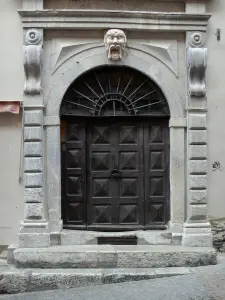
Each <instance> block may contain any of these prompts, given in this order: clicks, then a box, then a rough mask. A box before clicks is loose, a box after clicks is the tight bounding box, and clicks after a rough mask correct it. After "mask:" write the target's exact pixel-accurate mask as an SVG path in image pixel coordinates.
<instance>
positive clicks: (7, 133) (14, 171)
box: [0, 0, 24, 245]
mask: <svg viewBox="0 0 225 300" xmlns="http://www.w3.org/2000/svg"><path fill="white" fill-rule="evenodd" d="M20 7H21V1H20V0H1V1H0V39H1V46H0V101H9V100H11V101H18V100H19V101H20V100H21V99H22V97H23V65H22V42H21V41H22V28H21V22H20V19H19V16H18V14H17V9H18V8H20ZM20 120H21V117H20V116H15V115H12V114H1V115H0V145H1V148H0V149H1V150H0V153H1V155H0V170H1V171H0V245H8V244H10V243H13V242H15V240H16V234H17V233H18V231H19V220H21V219H22V218H23V206H24V205H23V202H24V201H23V188H22V186H21V185H20V184H19V182H18V176H19V158H20V145H21V142H20V138H21V128H19V127H20V126H19V122H20Z"/></svg>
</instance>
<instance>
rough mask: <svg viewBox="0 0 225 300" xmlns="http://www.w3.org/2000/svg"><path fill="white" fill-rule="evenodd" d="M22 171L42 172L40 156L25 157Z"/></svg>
mask: <svg viewBox="0 0 225 300" xmlns="http://www.w3.org/2000/svg"><path fill="white" fill-rule="evenodd" d="M24 171H25V172H29V171H30V172H42V157H25V158H24Z"/></svg>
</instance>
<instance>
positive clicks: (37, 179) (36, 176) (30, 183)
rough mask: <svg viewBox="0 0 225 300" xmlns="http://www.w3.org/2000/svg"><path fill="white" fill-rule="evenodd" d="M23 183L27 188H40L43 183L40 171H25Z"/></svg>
mask: <svg viewBox="0 0 225 300" xmlns="http://www.w3.org/2000/svg"><path fill="white" fill-rule="evenodd" d="M24 184H25V187H27V188H29V187H30V188H32V187H37V188H40V187H41V186H42V184H43V179H42V173H25V175H24Z"/></svg>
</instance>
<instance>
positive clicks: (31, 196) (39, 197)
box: [24, 188, 44, 203]
mask: <svg viewBox="0 0 225 300" xmlns="http://www.w3.org/2000/svg"><path fill="white" fill-rule="evenodd" d="M43 197H44V193H43V189H42V188H26V189H25V193H24V198H25V203H32V202H35V203H36V202H39V203H40V202H43Z"/></svg>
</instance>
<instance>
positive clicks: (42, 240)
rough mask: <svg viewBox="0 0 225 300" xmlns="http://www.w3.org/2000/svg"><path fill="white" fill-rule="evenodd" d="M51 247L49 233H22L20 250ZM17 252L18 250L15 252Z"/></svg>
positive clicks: (20, 235)
mask: <svg viewBox="0 0 225 300" xmlns="http://www.w3.org/2000/svg"><path fill="white" fill-rule="evenodd" d="M49 246H50V235H49V233H20V234H19V247H20V248H42V247H49ZM15 251H16V250H15Z"/></svg>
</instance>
